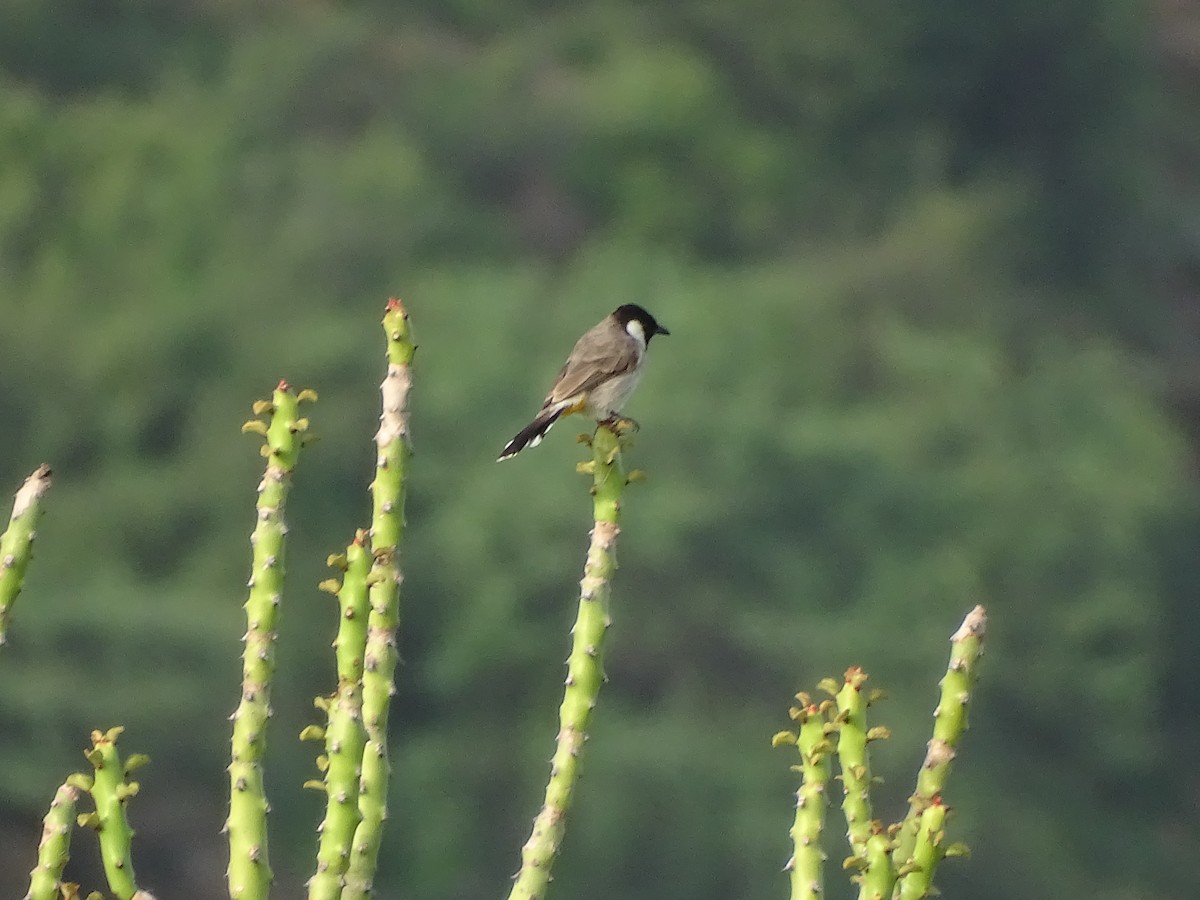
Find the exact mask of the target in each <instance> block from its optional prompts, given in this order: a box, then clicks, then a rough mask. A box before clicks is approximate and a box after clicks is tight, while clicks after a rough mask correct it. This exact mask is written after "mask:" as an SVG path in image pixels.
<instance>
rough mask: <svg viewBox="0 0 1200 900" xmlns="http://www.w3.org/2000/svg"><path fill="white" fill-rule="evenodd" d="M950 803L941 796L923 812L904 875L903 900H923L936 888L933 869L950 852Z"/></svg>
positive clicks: (901, 886)
mask: <svg viewBox="0 0 1200 900" xmlns="http://www.w3.org/2000/svg"><path fill="white" fill-rule="evenodd" d="M946 813H947V809H946V807H944V806H942V803H941V799H940V798H938V797H934V798H933V801H932V802H931V803H930V804H929V805H928V806H926V807H925V809H924V811H923V812H922V813H921V821H920V823H919V825H918V827H917V841H916V846H915V848H914V850H913V855H912V860H911V861H910V863H909V864H908V866H906V869H907V870H908V871H907V872H906V874H905V875H904V876H903V877H902V878H901V879H900V885H899V900H922V898H923V897H927V896H929V894H930V892H931V890H932V888H933V873H934V872H935V871H937V865H938V863H939V862H941V861H942V857H943V856H945V855H946V847H945V842H946V831H945V826H946Z"/></svg>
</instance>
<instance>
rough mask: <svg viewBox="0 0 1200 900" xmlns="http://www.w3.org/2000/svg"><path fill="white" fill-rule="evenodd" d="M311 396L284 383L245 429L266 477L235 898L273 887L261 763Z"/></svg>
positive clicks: (254, 573)
mask: <svg viewBox="0 0 1200 900" xmlns="http://www.w3.org/2000/svg"><path fill="white" fill-rule="evenodd" d="M314 399H316V395H315V394H314V393H313V392H312V391H301V392H300V394H299V395H296V394H293V393H292V390H291V388H290V387H289V385H288V384H287V382H283V381H281V382H280V383H279V386H278V387H277V388H276V389H275V391H274V393H273V394H272V397H271V399H270V401H265V400H260V401H259V402H258V403H256V404H255V405H254V412H255V414H256V415H259V416H263V415H266V416H267V421H266V422H263V421H262V420H261V419H255V420H252V421H250V422H247V423H246V424H245V425H244V426H243V427H242V430H243V431H246V432H253V433H255V434H259V435H262V436H263V438H264V439H265V440H264V445H263V450H262V452H263V456H264V457H265V458H266V460H267V466H266V472H265V473H264V475H263V478H262V481H261V482H260V483H259V485H258V504H257V517H256V522H255V527H254V532H253V533H252V534H251V535H250V545H251V547H252V548H253V557H254V558H253V563H252V569H251V574H250V582H249V588H250V591H249V596H248V597H247V599H246V603H245V609H246V634H245V636H244V637H243V641H244V642H245V645H246V646H245V650H244V652H243V654H242V696H241V700H240V701H239V703H238V706H237V710H236V711H235V712H234V714H233V739H232V753H231V756H232V759H231V762H230V765H229V818H228V820H227V821H226V823H225V828H226V830H227V831H228V833H229V869H228V872H227V875H228V879H229V896H230V897H231V898H232V900H266V897H267V894H268V892H269V891H270V886H271V878H272V875H271V866H270V862H269V859H268V853H267V810H268V808H269V807H268V804H267V797H266V792H265V789H264V786H263V771H262V758H263V754H264V752H265V751H266V745H267V740H266V730H267V719H268V718H269V717H270V715H271V679H272V677H273V676H274V673H275V630H276V622H277V619H278V617H279V605H280V602H281V599H282V596H283V594H282V592H283V576H284V546H285V543H286V536H287V525H286V523H285V521H284V511H285V508H286V506H287V498H288V494H289V493H290V490H291V484H292V472H293V470H294V469H295V466H296V462H297V460H298V459H299V457H300V449H301V447H302V446H303V444H304V435H305V432H306V431H307V429H308V420H307V419H302V418H300V417H299V405H300V403H301V402H303V401H306V400H314Z"/></svg>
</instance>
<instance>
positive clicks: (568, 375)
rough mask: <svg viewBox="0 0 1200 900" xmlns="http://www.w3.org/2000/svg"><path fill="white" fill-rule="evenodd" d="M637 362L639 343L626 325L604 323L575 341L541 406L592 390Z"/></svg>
mask: <svg viewBox="0 0 1200 900" xmlns="http://www.w3.org/2000/svg"><path fill="white" fill-rule="evenodd" d="M637 361H638V346H637V342H636V341H634V340H633V339H632V338H631V337H630V336H629V335H627V334H626V333H625V330H624V329H623V328H620V327H619V326H614V325H613V324H612V323H611V322H608V321H605V322H601V323H600V324H599V325H597V326H595V327H594V328H592V329H591V330H590V331H588V332H587V333H586V334H585V335H584V336H583V337H581V338H580V339H579V340H578V341H577V342H576V344H575V349H574V350H572V351H571V355H570V356H569V357H567V364H566V365H565V366H563V368H562V371H561V372H559V373H558V378H556V379H555V381H554V387H552V388H550V393H548V394H547V395H546V402H545V403H543V404H542V408H543V409H545V408H546V407H548V406H554V405H555V404H557V403H561V402H562V401H564V400H567V399H569V398H571V397H574V396H576V395H577V394H582V393H585V392H587V391H590V390H592V388H594V387H596V385H598V384H602V383H603V382H605V381H607V380H608V379H609V378H612V377H613V376H614V375H622V374H624V373H625V372H628V371H629V370H631V369H632V368H634V367H635V366H636V365H637Z"/></svg>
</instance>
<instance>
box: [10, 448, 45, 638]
mask: <svg viewBox="0 0 1200 900" xmlns="http://www.w3.org/2000/svg"><path fill="white" fill-rule="evenodd" d="M49 489H50V467H49V466H48V465H46V464H45V463H43V464H42V465H40V466H38V467H37V469H36V470H34V472H33V474H32V475H30V476H29V477H28V478H26V479H25V483H24V484H22V485H21V488H20V490H18V491H17V494H16V497H15V498H14V499H13V510H12V518H11V519H10V520H9V524H8V530H7V531H5V532H4V534H3V535H0V644H3V643H4V642H5V641H6V640H8V618H9V616H10V615H11V614H12V609H13V604H14V603H15V602H16V599H17V594H19V593H21V586H22V585H23V584H24V583H25V569H26V568H28V566H29V558H30V557H31V556H32V555H33V539H34V538H35V537H36V536H37V521H38V516H39V515H40V514H41V499H42V495H43V494H45V493H46V491H47V490H49Z"/></svg>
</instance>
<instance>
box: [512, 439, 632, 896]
mask: <svg viewBox="0 0 1200 900" xmlns="http://www.w3.org/2000/svg"><path fill="white" fill-rule="evenodd" d="M590 468H591V473H592V477H593V484H592V497H593V513H594V517H595V525H594V527H593V528H592V538H591V546H590V547H589V548H588V554H587V563H586V564H585V566H584V575H583V580H582V581H581V582H580V583H579V588H580V593H579V613H578V616H577V618H576V620H575V626H574V627H573V628H572V629H571V631H572V634H573V635H574V639H573V642H572V648H571V656H570V658H569V659H568V660H567V681H566V689H565V691H564V693H563V702H562V706H561V707H559V731H558V741H557V746H556V748H555V751H554V758H553V760H552V761H551V763H550V781H549V783H548V784H547V785H546V798H545V802H544V803H543V805H542V809H541V812H539V813H538V815H537V818H536V819H535V820H534V823H533V832H532V834H531V835H530V837H529V840H528V841H527V842H526V844H525V846H524V848H523V849H522V851H521V870H520V871H519V872H518V873H517V877H516V883H515V884H514V885H513V888H512V891H511V893H510V894H509V900H537V898H540V897H542V896H543V895H544V894H545V892H546V885H547V883H548V882H549V881H550V868H551V866H552V865H553V863H554V858H555V856H556V855H557V854H558V850H559V847H560V845H561V844H562V839H563V834H564V832H565V831H566V815H567V811H568V809H570V806H571V800H572V797H573V795H574V791H575V783H576V781H577V780H578V778H579V759H580V756H581V754H582V753H583V745H584V742H585V741H586V740H587V729H588V721H589V720H590V719H591V715H592V710H593V709H594V708H595V706H596V696H597V695H598V694H599V692H600V684H601V683H602V682H603V680H604V665H603V649H604V635H605V632H606V631H607V630H608V627H609V625H610V624H611V622H612V620H611V618H610V617H609V613H608V606H609V594H610V587H609V581H610V579H611V577H612V574H613V571H614V570H615V569H616V565H617V563H616V552H615V551H616V544H617V535H618V534H619V533H620V528H619V527H618V524H617V523H618V520H619V518H620V510H621V494H622V492H623V491H624V489H625V485H626V483H627V476H626V473H625V468H624V464H623V462H622V459H621V445H620V439H619V438H618V436H617V435H616V434H615V433H614V432H613V431H611V430H609V428H607V427H605V426H603V425H602V426H600V427H599V428H598V429H597V431H596V435H595V437H594V438H593V440H592V464H591V467H590Z"/></svg>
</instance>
